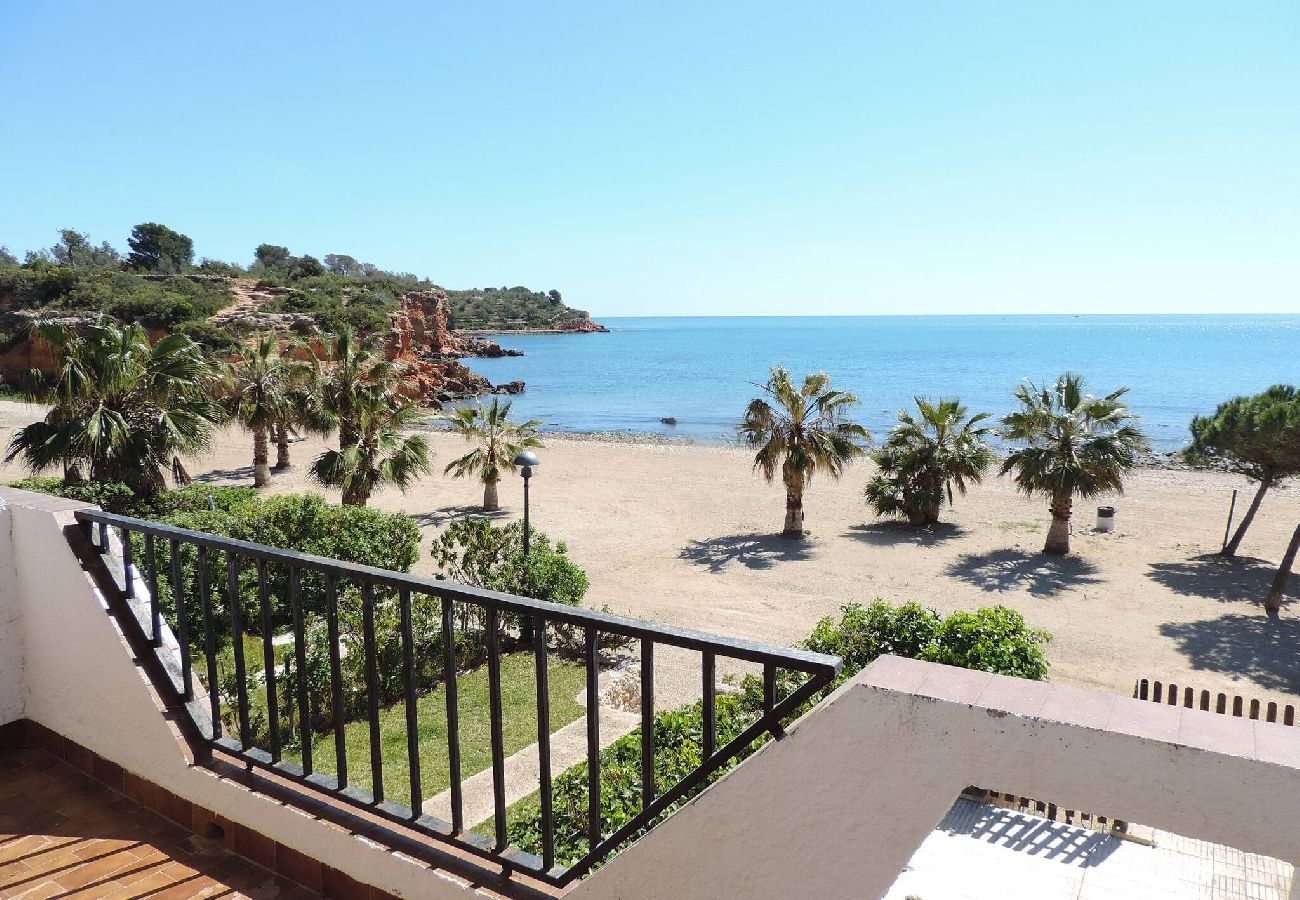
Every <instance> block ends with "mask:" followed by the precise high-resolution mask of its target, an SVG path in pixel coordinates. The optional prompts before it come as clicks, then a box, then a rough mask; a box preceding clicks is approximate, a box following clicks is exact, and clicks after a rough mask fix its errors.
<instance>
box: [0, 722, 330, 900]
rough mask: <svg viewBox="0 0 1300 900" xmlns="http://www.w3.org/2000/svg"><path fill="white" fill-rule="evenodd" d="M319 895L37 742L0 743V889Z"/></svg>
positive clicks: (31, 898)
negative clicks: (33, 744) (80, 769)
mask: <svg viewBox="0 0 1300 900" xmlns="http://www.w3.org/2000/svg"><path fill="white" fill-rule="evenodd" d="M318 896H319V895H318V894H316V893H313V892H312V891H309V890H307V889H306V888H304V887H301V886H300V885H296V884H295V883H294V882H292V881H289V880H288V879H286V878H283V877H281V876H278V875H274V874H272V873H271V872H268V871H267V870H266V869H263V868H261V867H260V866H258V865H256V864H254V863H252V862H250V861H248V860H247V859H245V858H244V857H242V856H237V855H236V854H234V853H231V852H230V851H229V850H227V849H226V848H225V847H224V846H223V845H222V843H221V841H220V840H219V839H213V838H208V837H204V836H200V835H195V834H193V833H191V832H190V831H188V830H186V829H184V828H181V827H180V826H178V825H175V824H173V823H171V822H169V821H167V820H166V819H164V818H162V817H161V816H159V815H157V814H155V813H153V812H150V811H149V810H148V809H145V808H144V807H142V806H140V805H139V804H138V803H135V802H134V801H132V800H130V799H128V798H126V797H124V796H122V795H121V794H119V793H117V792H116V791H114V790H112V789H110V788H109V787H108V786H106V785H105V784H103V783H102V782H99V781H95V780H94V779H92V778H90V777H88V776H86V775H83V774H82V773H80V772H78V771H77V770H76V769H74V768H72V767H71V766H69V765H68V764H66V763H64V762H62V761H61V760H58V759H56V758H55V757H53V756H51V755H50V754H48V753H46V752H45V751H44V750H39V749H35V748H31V747H24V748H20V749H16V750H3V751H0V897H5V898H10V897H22V898H27V900H45V898H50V897H76V898H78V900H81V898H86V900H89V898H113V900H119V898H121V900H125V898H137V897H139V898H143V897H151V898H152V897H157V898H169V900H170V898H181V897H222V898H230V900H236V898H243V897H248V898H259V900H260V898H267V900H270V898H277V900H311V898H316V897H318Z"/></svg>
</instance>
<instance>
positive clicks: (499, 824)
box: [487, 606, 506, 850]
mask: <svg viewBox="0 0 1300 900" xmlns="http://www.w3.org/2000/svg"><path fill="white" fill-rule="evenodd" d="M500 631H501V628H500V622H499V614H498V613H497V608H496V607H495V606H490V607H488V610H487V653H488V706H489V707H490V715H491V717H492V809H493V813H494V815H495V816H496V819H495V821H494V822H493V824H494V825H495V826H496V842H497V849H498V850H501V849H503V848H504V847H505V846H506V751H505V738H504V737H503V736H502V733H501V634H500Z"/></svg>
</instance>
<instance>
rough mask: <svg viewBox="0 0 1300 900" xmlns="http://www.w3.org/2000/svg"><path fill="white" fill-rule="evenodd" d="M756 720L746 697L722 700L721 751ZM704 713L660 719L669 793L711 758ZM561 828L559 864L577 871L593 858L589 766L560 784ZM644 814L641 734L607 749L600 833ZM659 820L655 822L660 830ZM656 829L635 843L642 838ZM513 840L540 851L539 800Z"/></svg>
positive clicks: (658, 758) (692, 709)
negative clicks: (578, 865)
mask: <svg viewBox="0 0 1300 900" xmlns="http://www.w3.org/2000/svg"><path fill="white" fill-rule="evenodd" d="M755 718H756V714H755V713H754V712H753V711H752V710H750V709H748V708H747V707H746V705H745V704H744V702H743V701H742V699H741V698H740V697H737V696H735V695H731V694H719V695H718V698H717V703H716V722H717V731H716V734H717V746H719V747H722V746H724V745H725V744H727V743H728V742H729V741H731V740H732V739H733V738H735V737H736V736H738V735H739V734H740V733H741V732H742V731H744V730H745V728H747V727H748V726H749V725H750V724H751V723H752V722H753V721H754V720H755ZM703 722H704V714H703V708H702V706H701V704H700V703H694V704H692V705H690V706H684V707H682V708H681V709H675V710H670V711H668V712H661V713H659V714H657V715H656V716H655V719H654V734H655V750H656V752H655V760H654V763H655V784H656V785H657V786H658V787H659V789H660V790H661V791H662V790H663V789H666V788H668V787H671V786H672V785H675V784H676V783H677V782H679V781H681V780H682V779H683V778H685V777H686V776H687V775H689V774H690V773H691V772H692V771H693V770H694V769H696V768H698V767H699V766H700V764H701V763H702V762H703V761H704V750H703V747H704V745H703V734H704V728H703ZM763 743H764V741H763V740H756V741H754V742H753V743H752V744H750V745H748V746H747V747H745V748H744V749H743V750H742V751H741V752H740V754H739V756H738V760H739V759H744V758H746V757H748V756H749V755H750V754H751V753H753V752H754V751H755V750H757V749H758V748H759V747H760V746H762V744H763ZM728 768H729V767H727V766H724V767H723V768H722V770H721V771H719V772H717V773H715V774H714V775H713V776H711V777H710V778H708V779H706V781H705V784H704V785H701V786H700V787H699V788H697V789H696V790H695V791H693V792H691V793H689V794H688V795H687V797H685V798H683V799H681V800H678V801H677V802H676V803H673V804H670V805H669V807H668V809H667V810H665V811H664V813H663V814H662V815H661V816H659V817H658V818H657V819H656V820H655V821H656V822H657V821H659V820H661V819H663V818H666V817H667V816H669V815H671V814H672V813H673V811H675V810H676V809H677V808H678V807H680V806H681V805H682V804H684V803H686V802H687V801H688V800H689V798H690V797H693V796H694V795H695V794H697V793H699V791H701V790H703V789H704V787H706V786H707V785H708V784H712V783H713V782H714V781H716V780H717V779H718V778H721V777H722V775H723V774H725V772H726V771H728ZM552 798H553V807H554V820H553V821H554V827H555V861H556V863H557V864H559V865H563V866H570V865H573V864H574V863H575V862H577V861H578V860H579V859H581V858H582V857H583V856H585V855H586V853H587V850H588V848H589V845H588V842H587V764H586V763H585V762H582V763H579V764H578V765H576V766H573V767H572V768H570V769H568V770H566V771H565V772H563V773H562V774H560V775H559V776H558V777H557V778H555V780H554V782H553V791H552ZM640 811H641V729H639V728H638V729H636V730H635V731H632V732H631V733H629V734H626V735H624V736H623V737H621V738H619V739H618V740H616V741H615V742H614V743H612V744H610V745H609V746H608V747H606V748H605V749H604V750H602V751H601V752H600V815H601V826H602V828H601V830H602V832H603V833H604V834H605V835H606V836H608V835H609V834H611V833H613V832H614V831H617V830H618V829H619V828H622V827H623V826H624V825H626V824H627V823H628V822H629V821H631V820H632V819H633V818H634V817H635V816H636V815H637V814H638V813H639V812H640ZM653 824H654V823H651V825H653ZM649 828H650V826H647V827H646V828H644V829H642V830H640V831H638V832H637V833H636V834H635V835H634V836H633V837H632V838H629V840H635V839H636V838H637V837H640V836H641V835H642V834H644V833H645V832H646V831H648V830H649ZM506 835H507V837H508V838H509V840H510V843H511V844H513V845H514V846H516V847H519V848H521V849H524V850H528V851H529V852H533V853H536V854H538V855H540V854H541V843H542V838H541V835H542V832H541V806H540V803H539V802H538V800H537V799H536V798H529V799H526V800H524V801H521V802H520V803H519V804H518V805H516V806H515V807H514V808H513V810H512V811H511V813H510V817H509V822H508V824H507V825H506Z"/></svg>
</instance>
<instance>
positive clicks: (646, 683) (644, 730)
mask: <svg viewBox="0 0 1300 900" xmlns="http://www.w3.org/2000/svg"><path fill="white" fill-rule="evenodd" d="M654 799H655V645H654V641H652V640H650V639H649V638H642V639H641V808H642V809H646V808H647V807H648V806H649V805H650V804H651V803H653V802H654Z"/></svg>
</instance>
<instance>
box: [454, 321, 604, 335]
mask: <svg viewBox="0 0 1300 900" xmlns="http://www.w3.org/2000/svg"><path fill="white" fill-rule="evenodd" d="M455 332H456V334H462V335H465V336H466V337H480V338H481V337H494V338H495V337H510V335H512V334H608V333H609V329H608V328H606V327H605V326H604V325H599V324H597V327H595V328H515V329H511V330H509V331H501V330H493V329H491V328H457V329H455Z"/></svg>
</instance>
